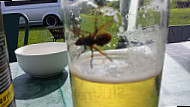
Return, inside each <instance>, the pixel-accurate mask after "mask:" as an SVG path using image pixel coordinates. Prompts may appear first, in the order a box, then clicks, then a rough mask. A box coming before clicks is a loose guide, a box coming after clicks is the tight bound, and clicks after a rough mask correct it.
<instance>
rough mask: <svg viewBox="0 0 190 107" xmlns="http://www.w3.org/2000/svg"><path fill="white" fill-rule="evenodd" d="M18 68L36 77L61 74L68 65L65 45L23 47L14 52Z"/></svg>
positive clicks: (57, 43) (55, 43)
mask: <svg viewBox="0 0 190 107" xmlns="http://www.w3.org/2000/svg"><path fill="white" fill-rule="evenodd" d="M15 54H16V57H17V61H18V64H19V66H20V68H21V69H22V70H23V71H24V72H26V73H28V74H30V75H32V76H36V77H49V76H52V75H56V74H59V73H61V72H62V71H63V70H64V68H65V67H66V66H67V65H68V53H67V46H66V43H61V42H46V43H39V44H32V45H27V46H23V47H21V48H18V49H16V50H15Z"/></svg>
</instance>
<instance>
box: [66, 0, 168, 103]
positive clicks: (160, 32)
mask: <svg viewBox="0 0 190 107" xmlns="http://www.w3.org/2000/svg"><path fill="white" fill-rule="evenodd" d="M168 4H169V0H63V1H62V5H63V11H64V26H65V35H66V41H67V44H68V52H69V62H70V63H69V70H70V76H71V77H70V80H71V88H72V99H73V105H74V107H157V106H158V100H159V89H160V80H161V74H162V68H163V61H164V52H165V44H166V42H167V30H168V29H167V28H168V13H169V8H168Z"/></svg>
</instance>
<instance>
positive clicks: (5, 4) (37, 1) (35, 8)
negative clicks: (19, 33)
mask: <svg viewBox="0 0 190 107" xmlns="http://www.w3.org/2000/svg"><path fill="white" fill-rule="evenodd" d="M1 9H2V14H6V13H21V14H22V15H24V16H26V17H27V18H28V19H29V24H30V25H46V26H56V25H58V24H61V23H63V10H62V8H61V0H30V1H2V2H1ZM20 20H21V21H20V24H22V23H24V20H23V19H22V18H21V19H20Z"/></svg>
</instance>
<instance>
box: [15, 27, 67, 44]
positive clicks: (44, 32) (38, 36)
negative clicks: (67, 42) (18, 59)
mask: <svg viewBox="0 0 190 107" xmlns="http://www.w3.org/2000/svg"><path fill="white" fill-rule="evenodd" d="M24 34H25V32H24V28H20V31H19V38H18V47H21V46H23V44H24V42H23V41H24ZM52 41H53V36H52V34H51V33H50V32H49V30H48V29H47V28H46V27H45V26H33V27H30V28H29V38H28V44H35V43H42V42H52ZM57 41H58V42H63V41H64V39H59V40H57Z"/></svg>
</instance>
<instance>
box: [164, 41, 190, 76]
mask: <svg viewBox="0 0 190 107" xmlns="http://www.w3.org/2000/svg"><path fill="white" fill-rule="evenodd" d="M172 45H176V44H170V45H168V46H167V51H166V52H167V54H168V55H169V56H170V57H172V58H173V59H174V60H175V61H177V62H178V63H179V64H180V65H181V66H182V67H183V68H184V69H185V70H186V71H188V72H189V73H190V53H189V52H190V49H188V48H187V47H185V46H183V45H179V44H177V45H176V46H175V48H174V47H173V46H172Z"/></svg>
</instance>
